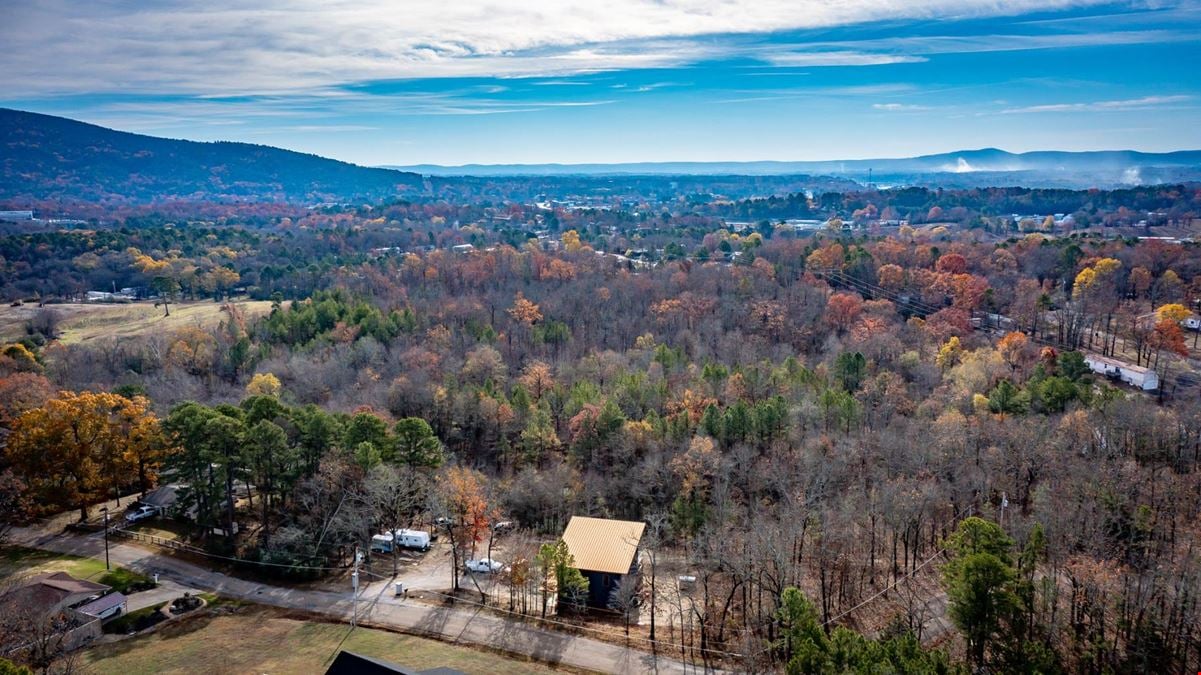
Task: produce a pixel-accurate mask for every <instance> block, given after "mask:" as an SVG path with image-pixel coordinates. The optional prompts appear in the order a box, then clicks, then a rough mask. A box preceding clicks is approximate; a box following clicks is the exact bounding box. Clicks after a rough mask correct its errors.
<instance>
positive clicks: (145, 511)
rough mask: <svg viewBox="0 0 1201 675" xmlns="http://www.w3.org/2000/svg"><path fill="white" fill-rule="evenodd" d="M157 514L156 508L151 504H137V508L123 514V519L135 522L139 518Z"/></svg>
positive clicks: (143, 518)
mask: <svg viewBox="0 0 1201 675" xmlns="http://www.w3.org/2000/svg"><path fill="white" fill-rule="evenodd" d="M157 515H158V509H156V508H154V507H153V506H139V507H138V508H137V509H135V510H133V511H130V512H129V513H127V514H125V520H127V521H129V522H131V523H136V522H138V521H139V520H146V519H147V518H153V517H155V516H157Z"/></svg>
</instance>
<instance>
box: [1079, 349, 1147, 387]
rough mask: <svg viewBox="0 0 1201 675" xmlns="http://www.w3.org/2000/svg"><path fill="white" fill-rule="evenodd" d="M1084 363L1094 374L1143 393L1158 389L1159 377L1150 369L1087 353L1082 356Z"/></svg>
mask: <svg viewBox="0 0 1201 675" xmlns="http://www.w3.org/2000/svg"><path fill="white" fill-rule="evenodd" d="M1084 362H1085V363H1086V364H1088V367H1089V368H1091V369H1092V370H1093V372H1094V373H1098V374H1100V375H1104V376H1105V377H1108V378H1110V379H1116V380H1121V381H1122V382H1125V383H1126V384H1128V385H1130V386H1132V387H1138V388H1139V389H1142V390H1143V391H1155V390H1156V389H1159V375H1157V374H1156V373H1155V371H1154V370H1151V369H1150V368H1144V367H1142V366H1135V365H1131V364H1129V363H1126V362H1125V361H1119V360H1117V359H1113V358H1110V357H1108V356H1101V355H1100V354H1091V353H1088V352H1086V353H1085V354H1084Z"/></svg>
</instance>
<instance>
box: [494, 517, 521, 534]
mask: <svg viewBox="0 0 1201 675" xmlns="http://www.w3.org/2000/svg"><path fill="white" fill-rule="evenodd" d="M515 527H517V524H516V523H514V522H513V521H511V520H502V521H500V522H499V523H492V531H493V532H495V533H497V534H504V533H505V532H509V531H511V530H512V529H513V528H515Z"/></svg>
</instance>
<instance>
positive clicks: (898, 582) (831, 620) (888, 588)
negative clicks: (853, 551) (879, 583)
mask: <svg viewBox="0 0 1201 675" xmlns="http://www.w3.org/2000/svg"><path fill="white" fill-rule="evenodd" d="M974 511H975V506H971V507H969V508H968V510H967V515H965V516H964V519H965V520H966V519H967V518H971V517H972V512H974ZM946 552H947V547H946V546H944V547H942V548H941V549H939V550H938V552H937V553H935V554H934V555H932V556H930V557H929V558H926V559H925V560H924V561H922V563H921V564H920V565H918V566H916V567H914V568H913V569H912V570H911V571H910V572H909V573H908V574H906V575H905V576H903V577H901V578H900V579H897V580H896V581H894V582H892V583H891V584H889V585H888V586H885V587H884V588H883V589H881V590H880V592H878V593H876V594H874V595H872V596H870V597H868V598H867V599H866V600H864V601H863V602H860V603H859V604H857V605H855V606H854V607H852V608H850V609H848V610H846V611H845V612H842V613H840V614H838V616H834V617H831V618H829V619H827V620H826V621H824V622H822V625H823V626H828V625H830V624H832V623H834V622H835V621H838V620H839V619H842V618H843V617H845V616H847V615H849V614H851V613H852V612H854V611H856V610H858V609H860V608H862V607H864V606H865V605H867V604H868V603H870V602H872V601H873V600H875V599H876V598H879V597H880V596H882V595H884V594H885V593H888V592H889V591H891V590H893V589H895V588H896V587H897V586H900V585H901V583H902V582H905V581H908V580H909V579H911V578H913V576H914V575H915V574H917V572H918V570H920V569H922V568H924V567H925V566H926V565H929V564H930V563H932V562H934V561H935V560H937V559H938V558H939V556H941V555H942V554H944V553H946Z"/></svg>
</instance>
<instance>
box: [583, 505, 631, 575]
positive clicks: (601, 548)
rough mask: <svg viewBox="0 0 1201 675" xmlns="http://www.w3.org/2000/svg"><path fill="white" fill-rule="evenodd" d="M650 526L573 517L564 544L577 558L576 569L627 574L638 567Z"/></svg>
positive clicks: (604, 519) (605, 519)
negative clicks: (637, 557)
mask: <svg viewBox="0 0 1201 675" xmlns="http://www.w3.org/2000/svg"><path fill="white" fill-rule="evenodd" d="M644 529H646V523H635V522H633V521H629V520H609V519H607V518H587V517H585V516H572V517H571V521H569V522H568V523H567V529H566V530H563V541H564V542H566V543H567V550H569V551H571V556H572V557H573V558H575V566H576V569H581V570H589V571H591V572H607V573H609V574H625V573H627V572H629V571H630V567H631V566H632V565H633V564H634V555H635V554H636V553H637V552H638V542H639V541H641V540H642V531H643V530H644Z"/></svg>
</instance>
